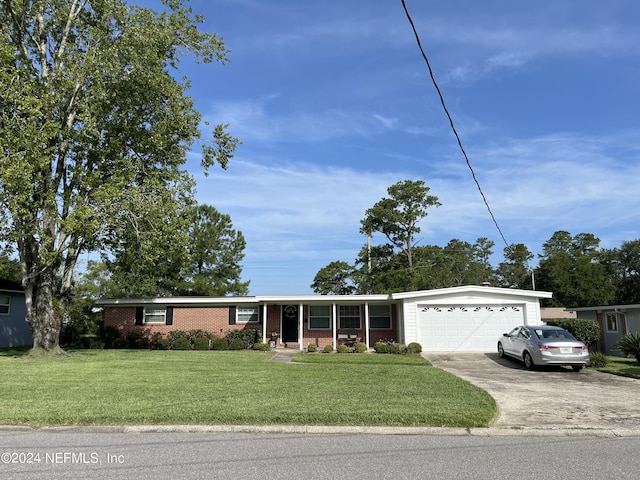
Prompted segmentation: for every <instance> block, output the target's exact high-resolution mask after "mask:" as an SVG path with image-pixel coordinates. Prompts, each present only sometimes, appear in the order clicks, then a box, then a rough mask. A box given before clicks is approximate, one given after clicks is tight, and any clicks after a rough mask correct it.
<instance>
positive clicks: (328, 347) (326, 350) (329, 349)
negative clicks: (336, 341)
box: [322, 345, 333, 353]
mask: <svg viewBox="0 0 640 480" xmlns="http://www.w3.org/2000/svg"><path fill="white" fill-rule="evenodd" d="M322 351H323V352H324V353H331V352H333V346H332V345H325V346H324V348H323V349H322Z"/></svg>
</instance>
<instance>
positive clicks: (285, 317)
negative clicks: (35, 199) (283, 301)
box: [282, 305, 298, 343]
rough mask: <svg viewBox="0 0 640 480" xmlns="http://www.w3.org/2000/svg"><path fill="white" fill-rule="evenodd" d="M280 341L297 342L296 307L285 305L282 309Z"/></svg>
mask: <svg viewBox="0 0 640 480" xmlns="http://www.w3.org/2000/svg"><path fill="white" fill-rule="evenodd" d="M282 341H283V342H284V343H297V342H298V306H297V305H285V306H284V307H283V308H282Z"/></svg>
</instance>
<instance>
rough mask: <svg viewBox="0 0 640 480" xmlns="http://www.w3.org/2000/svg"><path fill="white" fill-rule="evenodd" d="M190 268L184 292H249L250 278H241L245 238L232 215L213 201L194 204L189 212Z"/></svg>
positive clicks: (237, 293) (244, 293) (212, 293)
mask: <svg viewBox="0 0 640 480" xmlns="http://www.w3.org/2000/svg"><path fill="white" fill-rule="evenodd" d="M187 218H188V219H189V222H190V225H189V227H188V229H187V233H188V242H187V245H188V247H187V268H186V272H185V274H184V279H185V281H186V285H185V288H182V289H181V291H180V292H179V293H181V294H183V295H206V296H222V295H246V294H247V293H248V292H249V282H248V281H247V282H243V281H241V279H240V276H241V273H242V267H241V265H240V262H241V261H242V259H243V258H244V248H245V246H246V242H245V240H244V236H243V235H242V232H239V231H237V230H235V229H234V228H233V223H232V221H231V217H230V216H229V215H226V214H223V213H220V212H218V211H217V210H216V209H215V208H214V207H212V206H210V205H199V206H197V207H193V208H191V212H190V214H189V215H187Z"/></svg>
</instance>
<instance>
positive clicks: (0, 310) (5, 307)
mask: <svg viewBox="0 0 640 480" xmlns="http://www.w3.org/2000/svg"><path fill="white" fill-rule="evenodd" d="M10 307H11V297H10V296H9V295H0V315H9V310H10Z"/></svg>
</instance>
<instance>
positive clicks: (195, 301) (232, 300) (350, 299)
mask: <svg viewBox="0 0 640 480" xmlns="http://www.w3.org/2000/svg"><path fill="white" fill-rule="evenodd" d="M389 301H393V299H392V298H391V296H390V295H386V294H383V295H261V296H255V297H148V298H106V299H101V300H98V301H97V302H96V304H98V305H104V306H133V305H173V306H176V305H183V306H186V305H237V304H250V303H253V304H255V303H293V304H296V303H305V304H309V303H316V304H329V303H364V302H389Z"/></svg>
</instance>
